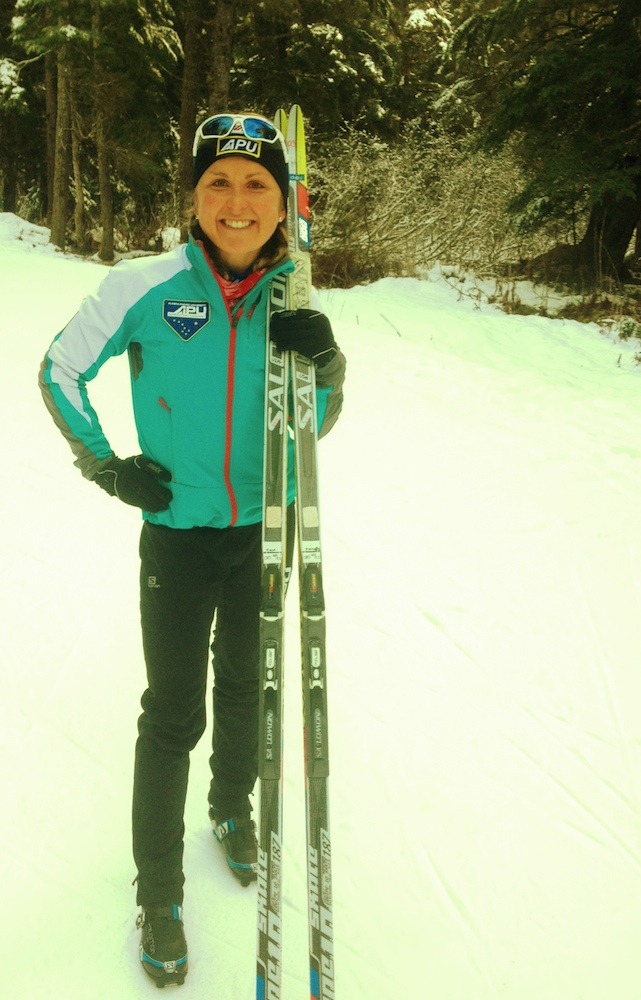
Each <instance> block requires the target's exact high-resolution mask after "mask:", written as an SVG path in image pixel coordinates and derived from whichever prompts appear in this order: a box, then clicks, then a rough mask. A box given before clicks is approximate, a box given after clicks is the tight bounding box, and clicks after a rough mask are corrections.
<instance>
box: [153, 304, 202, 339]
mask: <svg viewBox="0 0 641 1000" xmlns="http://www.w3.org/2000/svg"><path fill="white" fill-rule="evenodd" d="M162 318H163V319H164V321H165V323H168V324H169V326H170V327H171V328H172V330H173V331H174V333H177V334H178V336H179V337H180V339H181V340H185V341H187V340H191V338H192V337H195V336H196V334H197V333H198V331H199V330H202V328H203V327H204V326H206V325H207V323H209V318H210V308H209V302H181V301H180V300H177V299H165V301H164V302H163V307H162Z"/></svg>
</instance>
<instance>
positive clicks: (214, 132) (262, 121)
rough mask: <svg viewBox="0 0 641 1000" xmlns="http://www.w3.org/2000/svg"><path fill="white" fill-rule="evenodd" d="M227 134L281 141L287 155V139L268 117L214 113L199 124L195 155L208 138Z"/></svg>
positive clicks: (195, 137) (195, 138)
mask: <svg viewBox="0 0 641 1000" xmlns="http://www.w3.org/2000/svg"><path fill="white" fill-rule="evenodd" d="M227 135H244V136H245V138H246V139H260V140H261V142H268V143H275V142H278V143H280V146H281V148H282V150H283V155H284V156H285V157H286V156H287V147H286V146H285V140H284V138H283V136H282V135H281V133H280V132H279V131H278V129H277V128H276V126H275V125H274V124H273V123H272V122H270V121H268V119H267V118H260V117H258V115H213V116H212V117H211V118H207V119H205V121H204V122H203V123H202V124H201V125H199V126H198V129H197V131H196V135H195V136H194V148H193V151H192V155H193V156H195V155H196V153H197V152H198V149H199V147H200V145H201V144H202V143H203V142H205V141H206V140H207V139H218V138H224V137H225V136H227Z"/></svg>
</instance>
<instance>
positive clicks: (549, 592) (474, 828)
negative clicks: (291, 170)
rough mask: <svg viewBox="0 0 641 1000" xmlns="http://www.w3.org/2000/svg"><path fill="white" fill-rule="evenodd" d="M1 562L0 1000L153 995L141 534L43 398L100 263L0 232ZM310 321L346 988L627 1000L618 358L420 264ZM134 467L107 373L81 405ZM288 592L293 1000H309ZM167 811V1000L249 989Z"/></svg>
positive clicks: (625, 476) (190, 845)
mask: <svg viewBox="0 0 641 1000" xmlns="http://www.w3.org/2000/svg"><path fill="white" fill-rule="evenodd" d="M0 266H1V268H2V274H3V282H4V289H5V323H4V329H3V337H2V344H1V347H0V350H1V352H2V365H1V366H0V378H1V379H2V399H3V404H4V419H3V421H2V422H1V423H0V440H1V443H2V454H3V457H4V459H5V467H6V475H5V481H4V482H5V489H4V490H3V493H2V501H1V502H2V504H3V518H2V523H3V525H4V534H5V546H4V547H5V560H4V563H3V568H2V570H0V572H1V574H2V582H3V595H4V596H3V607H4V613H5V621H4V628H3V633H4V669H3V671H2V674H1V675H0V676H1V682H0V683H1V687H0V771H1V774H2V787H3V793H4V794H3V811H2V827H1V829H2V834H1V841H0V842H1V845H2V851H1V852H0V857H1V858H2V861H1V862H0V865H1V867H0V872H1V876H2V884H3V887H4V898H3V904H4V905H3V911H2V916H1V917H0V938H1V940H2V942H3V950H4V954H5V962H6V966H5V973H4V977H3V995H5V996H7V998H9V1000H45V998H46V1000H68V998H69V997H72V996H73V997H77V998H79V1000H85V998H86V1000H99V998H103V997H104V998H107V997H108V998H109V1000H112V998H113V997H114V996H115V995H120V996H123V997H127V998H130V997H131V998H134V997H136V998H138V997H140V998H142V997H146V996H156V995H157V993H156V990H155V988H154V987H153V985H152V984H150V983H148V982H147V981H146V980H145V979H144V977H143V973H142V972H141V970H140V969H139V967H138V964H139V963H138V959H137V940H138V935H137V932H136V931H135V928H134V921H135V913H136V907H135V902H134V890H133V888H132V886H131V884H130V883H131V880H132V878H133V874H134V872H133V863H132V861H131V857H130V834H129V808H130V783H131V770H132V764H133V744H134V740H135V730H136V719H137V715H138V711H139V708H138V702H139V697H140V694H141V692H142V688H143V686H144V669H143V665H142V652H141V643H140V637H139V634H138V595H137V572H138V567H137V538H138V533H139V527H140V523H139V520H138V517H137V514H136V512H135V511H133V510H132V509H130V508H126V507H124V506H123V505H118V504H116V503H115V502H114V501H111V500H110V498H108V497H106V496H104V495H103V494H101V493H100V492H99V491H98V490H96V489H95V487H94V486H92V485H91V484H88V483H85V482H84V481H83V480H82V479H81V477H80V476H79V475H78V473H77V471H76V470H75V469H74V468H73V465H72V462H71V457H70V454H69V452H68V449H67V446H66V444H65V443H64V441H62V439H61V438H60V437H59V435H58V434H57V432H56V431H55V429H54V428H53V425H52V424H51V422H50V418H49V417H48V415H47V414H46V412H45V410H44V407H43V406H42V403H41V401H40V398H39V393H38V391H37V387H36V378H37V371H38V367H39V364H40V360H41V358H42V355H43V354H44V351H45V349H46V347H47V346H48V344H49V342H50V340H51V339H52V337H53V336H54V335H55V334H56V333H57V331H58V330H59V329H60V328H61V327H62V326H63V325H64V323H65V322H66V321H67V320H68V319H69V318H70V317H71V315H72V314H73V312H74V311H75V309H76V307H77V304H78V302H79V301H80V299H81V298H82V296H83V295H85V294H87V293H88V292H89V291H90V290H92V289H93V288H95V287H96V285H97V284H98V282H99V280H100V279H101V278H102V277H103V275H104V270H103V269H102V268H101V267H99V266H97V265H94V264H89V263H82V262H78V261H75V260H73V259H70V258H66V257H62V256H60V255H56V254H53V253H48V252H46V248H43V247H42V246H40V247H36V248H35V250H33V251H32V252H29V251H28V248H25V247H24V246H23V245H22V244H20V243H19V242H16V241H15V240H14V242H5V243H0ZM321 298H322V300H323V302H324V305H325V308H326V310H327V311H328V313H329V315H330V317H331V319H332V322H333V324H334V327H335V331H336V334H337V339H338V340H339V343H341V346H343V347H344V349H345V352H346V354H347V356H348V378H347V384H346V404H345V411H344V413H343V415H342V417H341V420H340V421H339V423H338V425H337V427H336V428H335V430H334V431H333V432H332V434H331V435H330V436H329V437H328V438H327V439H324V440H323V441H322V442H321V445H320V462H321V475H322V504H323V510H322V516H323V527H324V556H325V562H326V578H327V579H326V594H327V598H328V628H329V636H328V663H329V667H330V680H331V685H330V690H329V697H330V748H331V751H330V752H331V765H332V776H331V805H332V835H333V859H334V895H335V933H336V970H337V995H338V996H339V997H342V998H344V1000H361V998H362V1000H365V998H367V1000H396V998H397V997H402V996H406V995H408V996H409V995H416V994H417V993H419V992H420V994H421V995H425V996H428V997H430V1000H499V998H500V1000H641V970H640V968H639V959H638V955H639V940H641V907H640V906H639V898H640V893H641V843H640V831H641V822H640V819H641V818H640V815H639V813H640V803H641V778H640V767H641V671H640V670H639V651H640V650H641V614H640V611H641V585H640V569H639V565H640V563H639V557H640V555H641V551H640V543H639V540H638V505H639V499H640V497H641V463H640V458H641V444H640V443H639V442H641V367H639V366H637V365H636V364H635V362H634V353H635V347H634V345H632V344H630V343H613V342H611V340H610V339H608V337H606V336H604V335H603V334H602V333H600V332H599V331H598V330H597V329H596V328H595V327H583V326H580V325H578V324H575V323H563V322H560V321H552V320H546V319H542V318H539V317H516V316H506V315H503V314H502V313H499V312H496V311H493V310H492V309H490V308H489V307H488V308H481V309H479V308H478V306H477V305H475V304H474V303H473V302H472V301H470V300H467V299H465V298H462V297H460V296H459V295H458V294H457V293H456V292H455V291H454V290H453V289H451V288H450V287H449V286H448V285H447V284H446V283H445V282H444V281H442V280H437V275H436V273H433V274H432V275H430V280H426V281H422V282H419V281H415V280H410V279H387V280H385V281H381V282H377V283H376V284H374V285H371V286H368V287H363V288H356V289H351V290H349V291H336V290H335V291H327V292H322V293H321ZM90 393H91V398H92V402H93V403H94V405H95V407H96V409H97V411H98V412H99V413H100V415H101V420H102V423H103V426H104V427H105V429H106V430H107V432H108V434H109V437H110V439H111V442H112V444H113V446H114V448H115V450H116V451H117V452H119V453H121V454H130V453H134V452H135V451H136V441H135V435H134V433H133V428H132V420H131V406H130V403H129V384H128V373H127V368H126V362H125V361H124V359H122V358H120V359H115V360H114V361H112V362H110V363H109V364H108V365H107V366H106V367H105V369H103V371H102V372H101V374H100V376H99V377H98V379H97V380H96V381H95V383H92V385H91V386H90ZM295 604H296V593H295V585H294V587H293V593H292V594H291V595H290V617H289V621H288V626H287V668H286V685H287V691H286V743H285V828H284V832H285V859H284V879H285V882H284V975H283V1000H296V998H297V997H301V996H305V995H306V992H307V989H308V987H307V971H306V947H307V930H306V897H305V871H306V868H305V856H304V855H305V846H304V796H303V788H302V785H303V762H302V733H301V731H300V730H301V726H300V712H301V709H300V694H299V691H298V687H299V684H298V677H299V655H298V649H297V643H298V635H297V627H296V607H295ZM209 740H210V734H208V735H207V736H205V737H204V738H203V741H202V742H201V744H200V746H199V747H198V748H197V750H196V751H195V752H194V754H193V755H192V769H191V779H190V789H189V795H188V801H187V812H186V827H187V834H186V851H185V869H186V875H187V885H186V899H185V920H186V931H187V936H188V941H189V948H190V971H189V975H188V977H187V980H186V983H185V985H184V986H183V987H181V989H180V994H179V995H180V996H181V997H184V1000H190V998H191V1000H201V998H205V997H207V998H208V1000H209V998H210V997H214V996H215V997H216V1000H251V998H252V997H253V996H254V970H255V960H254V949H255V937H256V934H255V905H256V900H255V892H254V891H253V890H251V889H248V890H243V889H242V888H240V887H239V886H238V885H236V884H235V883H234V882H233V880H232V879H231V877H230V876H229V874H228V872H227V871H226V870H225V868H224V864H223V861H222V854H219V853H218V852H219V850H220V849H219V848H218V847H217V846H216V845H215V844H214V843H213V837H212V835H211V831H210V828H209V825H208V821H207V813H206V802H205V798H206V792H207V786H208V780H209V779H208V765H207V758H208V756H209V749H208V742H209Z"/></svg>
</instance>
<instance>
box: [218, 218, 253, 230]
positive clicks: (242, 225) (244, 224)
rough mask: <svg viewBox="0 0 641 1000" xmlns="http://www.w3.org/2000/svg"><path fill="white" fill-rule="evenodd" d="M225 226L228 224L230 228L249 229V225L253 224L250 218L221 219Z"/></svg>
mask: <svg viewBox="0 0 641 1000" xmlns="http://www.w3.org/2000/svg"><path fill="white" fill-rule="evenodd" d="M221 222H222V224H223V226H227V227H228V228H229V229H247V228H248V227H249V226H251V225H253V223H252V222H251V221H250V220H247V219H221Z"/></svg>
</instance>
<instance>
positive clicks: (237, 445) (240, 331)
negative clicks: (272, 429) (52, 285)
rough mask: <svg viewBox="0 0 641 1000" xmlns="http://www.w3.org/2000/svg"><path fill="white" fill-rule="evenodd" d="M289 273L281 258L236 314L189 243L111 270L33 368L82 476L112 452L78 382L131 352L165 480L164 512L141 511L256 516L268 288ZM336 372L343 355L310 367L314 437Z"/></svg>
mask: <svg viewBox="0 0 641 1000" xmlns="http://www.w3.org/2000/svg"><path fill="white" fill-rule="evenodd" d="M292 269H293V265H292V263H291V262H290V261H289V260H285V261H283V262H281V263H280V264H279V265H277V266H276V267H275V268H274V269H273V270H272V271H270V272H268V273H267V274H265V275H264V276H263V277H262V278H261V279H260V281H259V282H258V283H257V284H256V285H255V287H254V288H253V289H252V290H251V291H250V292H248V293H247V295H246V296H245V297H244V299H242V300H241V302H240V303H239V305H237V306H236V307H235V308H234V311H233V313H231V312H230V311H229V308H228V306H227V302H226V299H225V297H224V295H223V293H222V290H221V287H220V285H219V281H218V278H217V275H216V273H215V272H214V271H213V269H212V267H211V265H210V262H209V259H208V257H207V255H206V253H205V251H204V250H203V248H202V246H201V245H200V244H198V243H196V242H194V241H193V240H191V241H190V242H189V243H188V244H187V245H182V246H180V247H178V248H176V249H175V250H172V251H170V252H169V253H165V254H161V255H159V256H155V257H143V258H139V259H136V260H132V261H126V262H125V261H123V262H121V263H120V264H118V265H117V266H116V267H114V268H113V269H112V270H110V271H109V273H108V274H107V276H106V278H105V279H104V281H103V282H102V283H101V285H100V286H99V288H98V290H97V292H96V293H95V294H94V295H91V296H89V297H88V298H87V299H85V300H84V301H83V303H82V305H81V307H80V309H79V311H78V313H77V314H76V316H74V318H73V319H72V320H71V322H70V323H69V324H68V325H67V326H66V327H65V329H64V330H63V331H62V332H61V333H60V334H59V335H58V336H57V337H56V338H55V340H54V342H53V344H52V345H51V347H50V348H49V350H48V352H47V354H46V355H45V358H44V361H43V363H42V367H41V372H40V386H41V389H42V392H43V395H44V398H45V402H46V404H47V407H48V409H49V410H50V412H51V414H52V416H53V418H54V420H55V422H56V424H57V426H58V427H59V429H60V430H61V431H62V433H63V434H64V436H65V437H66V439H67V440H68V442H69V444H70V446H71V448H72V451H73V452H74V454H75V456H76V462H75V464H76V465H77V466H78V468H79V469H80V470H81V472H82V474H83V475H84V476H85V477H86V478H88V479H91V478H92V476H93V475H95V473H96V472H97V471H98V469H99V468H100V467H101V465H102V464H104V462H105V460H106V459H108V458H110V457H111V456H112V455H113V449H112V448H111V446H110V444H109V441H108V439H107V437H106V435H105V433H104V431H103V430H102V427H101V425H100V421H99V419H98V415H97V414H96V412H95V411H94V409H93V407H92V405H91V403H90V400H89V396H88V393H87V388H86V386H87V383H88V382H89V381H91V379H93V378H94V377H95V376H96V375H97V374H98V372H99V370H100V368H101V367H102V365H103V364H104V363H105V362H106V361H108V360H109V358H111V357H114V356H115V355H119V354H122V353H123V352H124V351H128V352H129V364H130V371H131V389H132V396H133V406H134V416H135V421H136V428H137V431H138V440H139V443H140V449H141V451H142V452H143V454H145V455H147V456H148V457H150V458H152V459H154V460H155V461H156V462H158V463H159V464H160V465H163V466H164V467H165V468H166V469H168V470H169V471H170V472H171V475H172V482H171V484H168V485H169V488H170V489H171V492H172V494H173V499H172V501H171V504H170V506H169V509H168V510H166V511H162V512H161V513H159V514H150V513H147V512H145V513H144V514H143V516H144V518H145V519H146V520H149V521H152V522H153V523H155V524H164V525H167V526H169V527H172V528H191V527H213V528H223V527H228V526H233V525H245V524H255V523H257V522H258V521H260V520H261V517H262V477H263V425H264V392H265V330H266V321H267V303H268V286H269V281H270V278H271V277H272V276H273V275H274V274H276V273H281V272H284V273H286V272H289V271H291V270H292ZM343 373H344V358H343V357H342V355H341V354H340V352H339V353H338V355H337V356H336V357H335V358H334V359H333V360H332V361H331V362H330V363H329V364H328V365H327V366H326V367H325V368H323V369H320V370H319V371H318V378H317V382H318V386H317V407H318V421H319V426H320V427H321V433H326V432H327V430H329V428H330V427H331V425H332V424H333V423H334V422H335V420H336V419H337V417H338V413H339V411H340V406H341V399H342V392H341V386H342V381H343ZM330 401H331V402H330ZM291 465H292V463H291V462H290V466H291ZM293 495H294V486H293V480H290V500H291V499H293Z"/></svg>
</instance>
